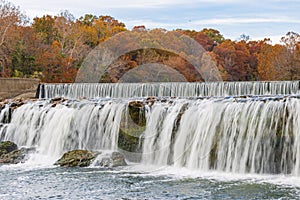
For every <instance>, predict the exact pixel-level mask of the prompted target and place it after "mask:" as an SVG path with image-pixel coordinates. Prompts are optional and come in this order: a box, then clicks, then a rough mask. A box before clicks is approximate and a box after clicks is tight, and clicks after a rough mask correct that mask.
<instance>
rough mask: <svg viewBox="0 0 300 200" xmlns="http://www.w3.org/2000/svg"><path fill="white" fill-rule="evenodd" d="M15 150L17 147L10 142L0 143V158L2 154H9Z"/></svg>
mask: <svg viewBox="0 0 300 200" xmlns="http://www.w3.org/2000/svg"><path fill="white" fill-rule="evenodd" d="M17 149H18V146H17V145H16V144H15V143H13V142H10V141H3V142H0V156H2V155H3V154H7V153H10V152H12V151H14V150H17Z"/></svg>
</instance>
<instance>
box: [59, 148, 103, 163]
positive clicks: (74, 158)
mask: <svg viewBox="0 0 300 200" xmlns="http://www.w3.org/2000/svg"><path fill="white" fill-rule="evenodd" d="M97 154H98V153H96V152H92V151H88V150H73V151H69V152H67V153H65V154H64V155H63V156H62V157H61V158H60V159H59V160H58V161H56V162H55V165H59V166H61V167H87V166H89V165H90V164H91V163H92V162H93V161H94V159H95V158H96V156H97Z"/></svg>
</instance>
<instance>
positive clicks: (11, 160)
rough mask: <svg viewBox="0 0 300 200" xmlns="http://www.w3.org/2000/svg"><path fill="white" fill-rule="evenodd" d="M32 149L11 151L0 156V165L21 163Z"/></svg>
mask: <svg viewBox="0 0 300 200" xmlns="http://www.w3.org/2000/svg"><path fill="white" fill-rule="evenodd" d="M34 150H35V149H34V148H21V149H16V150H14V151H11V152H9V153H6V154H2V155H1V156H0V163H2V164H17V163H23V162H25V161H26V160H27V159H28V154H29V153H31V152H33V151H34Z"/></svg>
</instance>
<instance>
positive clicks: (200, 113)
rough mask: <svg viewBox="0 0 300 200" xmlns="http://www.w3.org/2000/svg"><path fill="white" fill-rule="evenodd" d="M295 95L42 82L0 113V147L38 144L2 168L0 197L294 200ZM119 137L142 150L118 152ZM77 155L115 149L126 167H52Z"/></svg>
mask: <svg viewBox="0 0 300 200" xmlns="http://www.w3.org/2000/svg"><path fill="white" fill-rule="evenodd" d="M87 88H89V89H87ZM97 88H102V89H99V90H97ZM172 88H173V89H172ZM174 88H177V89H178V90H177V91H174ZM180 88H182V89H180ZM203 88H206V89H204V90H206V92H205V93H204V92H203ZM87 91H88V92H89V93H83V92H87ZM95 91H98V92H99V91H100V92H102V93H96V92H95ZM145 91H146V92H147V91H148V93H147V94H146V95H145V93H144V92H145ZM170 91H171V92H174V94H175V95H177V96H176V97H171V96H173V95H171V93H170ZM201 91H202V93H199V92H201ZM242 91H246V93H243V92H242ZM299 91H300V90H299V82H298V81H296V82H266V83H252V84H251V83H230V84H229V83H218V84H212V83H208V84H189V83H166V84H164V83H157V84H144V85H140V86H138V85H134V84H131V85H130V84H129V85H128V84H123V85H122V84H117V85H113V84H112V85H109V84H108V85H107V84H90V85H88V84H83V85H82V84H81V85H80V84H79V85H44V86H42V87H40V91H39V94H40V97H41V98H44V97H45V96H43V95H42V94H44V95H46V97H47V98H44V99H39V100H37V101H31V100H29V101H26V102H25V103H24V105H22V106H20V107H18V108H16V109H15V110H14V111H13V112H11V111H12V109H11V105H10V104H7V105H6V107H5V108H3V109H2V110H1V111H0V139H1V141H7V140H9V141H13V142H15V143H16V144H17V145H18V146H20V147H21V146H23V147H34V148H35V151H33V152H31V153H30V154H29V155H28V160H27V161H26V162H25V163H19V164H16V165H1V166H0V180H1V183H0V199H298V198H299V195H300V178H299V174H300V139H299V138H300V132H299V131H300V112H299V111H300V96H299ZM151 92H152V93H151ZM183 92H186V93H183ZM248 93H249V94H248ZM262 93H265V94H264V95H262ZM83 94H85V95H87V96H88V95H94V96H97V98H90V99H82V95H83ZM137 94H140V95H137ZM159 94H160V95H161V97H156V98H155V100H153V99H152V100H151V99H150V100H149V98H148V97H147V96H152V95H156V96H159ZM229 94H231V95H229ZM76 95H77V96H76ZM109 95H110V96H114V95H115V96H114V98H110V97H105V96H109ZM122 95H124V96H125V97H126V98H124V97H122ZM164 95H165V97H162V96H164ZM57 96H65V97H68V98H70V99H68V100H64V101H61V102H59V103H58V104H55V105H54V103H53V101H52V100H51V98H53V97H57ZM101 96H102V97H101ZM103 96H104V97H105V98H103ZM143 96H144V97H143ZM132 102H139V103H138V105H139V106H140V104H141V105H142V106H141V109H140V111H139V112H140V114H139V115H140V116H143V117H144V120H145V125H141V124H139V123H137V122H136V121H135V120H134V119H133V118H132V119H131V115H130V113H131V111H130V105H131V103H132ZM120 131H121V132H125V133H128V134H133V133H132V132H134V131H136V132H140V135H132V136H135V137H137V141H138V149H139V150H137V151H136V152H131V151H126V150H125V149H123V148H121V147H120V145H119V140H120V136H119V134H120ZM74 149H88V150H101V151H120V152H122V153H124V155H125V158H126V160H127V163H128V165H127V166H120V167H99V166H98V167H97V166H93V165H92V166H90V167H85V168H79V167H78V168H77V167H75V168H63V167H58V166H56V165H53V164H54V163H55V161H56V160H57V159H58V158H60V157H61V156H62V154H63V153H65V152H67V151H70V150H74Z"/></svg>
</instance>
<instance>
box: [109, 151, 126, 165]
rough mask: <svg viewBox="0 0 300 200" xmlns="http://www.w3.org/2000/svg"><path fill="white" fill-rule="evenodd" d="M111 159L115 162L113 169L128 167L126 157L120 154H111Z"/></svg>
mask: <svg viewBox="0 0 300 200" xmlns="http://www.w3.org/2000/svg"><path fill="white" fill-rule="evenodd" d="M111 159H112V161H113V165H112V167H118V166H126V165H127V163H126V161H125V157H124V155H123V154H121V153H119V152H113V153H112V154H111Z"/></svg>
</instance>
